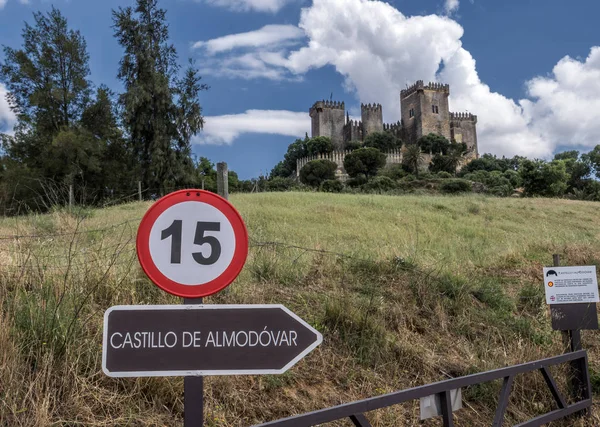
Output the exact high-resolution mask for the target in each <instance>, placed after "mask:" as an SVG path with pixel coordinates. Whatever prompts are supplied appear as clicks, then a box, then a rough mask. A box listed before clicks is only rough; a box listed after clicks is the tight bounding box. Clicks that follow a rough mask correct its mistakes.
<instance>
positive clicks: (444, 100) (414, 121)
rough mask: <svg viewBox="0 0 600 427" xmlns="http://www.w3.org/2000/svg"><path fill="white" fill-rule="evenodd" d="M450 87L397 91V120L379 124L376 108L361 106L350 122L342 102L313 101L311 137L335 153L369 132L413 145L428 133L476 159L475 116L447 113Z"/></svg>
mask: <svg viewBox="0 0 600 427" xmlns="http://www.w3.org/2000/svg"><path fill="white" fill-rule="evenodd" d="M449 95H450V85H447V84H441V83H429V84H428V85H425V84H424V83H423V81H422V80H418V81H417V82H416V83H415V84H414V85H412V86H411V87H409V88H407V89H404V90H402V91H400V109H401V120H399V121H398V122H396V123H390V124H387V123H383V112H382V108H381V105H380V104H373V105H371V104H368V105H366V104H361V106H360V109H361V120H360V121H356V120H350V116H349V115H348V114H347V113H346V109H345V105H344V103H343V102H336V101H317V102H315V104H314V105H313V106H312V107H311V108H310V110H309V113H310V118H311V132H312V136H313V137H316V136H327V137H329V138H331V141H332V143H333V146H334V150H336V151H344V149H345V144H347V143H348V142H350V141H364V139H365V137H367V136H368V135H369V134H371V133H373V132H390V133H393V134H394V135H396V136H397V137H399V138H400V139H401V140H402V141H404V143H408V144H412V143H416V142H417V140H418V139H419V138H421V137H422V136H424V135H429V134H430V133H435V134H439V135H442V136H444V137H445V138H446V139H448V140H449V141H455V142H458V143H461V142H464V143H465V144H466V145H467V150H468V153H467V156H466V157H468V158H477V157H479V155H478V151H477V129H476V125H477V116H475V115H473V114H470V113H451V112H450V108H449V105H448V97H449Z"/></svg>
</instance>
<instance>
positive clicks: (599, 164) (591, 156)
mask: <svg viewBox="0 0 600 427" xmlns="http://www.w3.org/2000/svg"><path fill="white" fill-rule="evenodd" d="M584 161H587V162H588V163H589V164H590V166H591V168H592V171H593V172H594V173H595V174H596V178H598V179H600V144H599V145H596V146H595V147H594V149H593V150H592V151H590V152H589V153H587V154H585V155H584Z"/></svg>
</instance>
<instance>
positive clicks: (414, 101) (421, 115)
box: [400, 80, 451, 143]
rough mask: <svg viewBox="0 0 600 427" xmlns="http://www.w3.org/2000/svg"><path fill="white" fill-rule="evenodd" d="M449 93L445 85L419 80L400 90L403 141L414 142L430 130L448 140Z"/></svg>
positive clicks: (447, 86) (449, 137)
mask: <svg viewBox="0 0 600 427" xmlns="http://www.w3.org/2000/svg"><path fill="white" fill-rule="evenodd" d="M449 95H450V86H449V85H445V84H441V83H429V84H428V85H425V84H424V83H423V80H418V81H417V82H416V83H415V84H414V85H412V86H411V87H409V88H408V89H404V90H402V91H400V107H401V115H402V123H403V124H404V135H405V138H406V139H407V141H406V142H408V143H415V142H417V140H418V139H419V138H421V137H422V136H424V135H429V134H430V133H435V134H439V135H442V136H444V137H445V138H447V139H448V140H450V139H451V134H450V109H449V106H448V96H449Z"/></svg>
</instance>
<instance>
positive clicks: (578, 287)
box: [544, 265, 600, 304]
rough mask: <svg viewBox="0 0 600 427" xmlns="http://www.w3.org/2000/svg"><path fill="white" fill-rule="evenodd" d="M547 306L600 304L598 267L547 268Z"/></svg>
mask: <svg viewBox="0 0 600 427" xmlns="http://www.w3.org/2000/svg"><path fill="white" fill-rule="evenodd" d="M544 289H545V290H546V303H547V304H576V303H579V304H581V303H592V302H600V299H599V298H598V279H597V276H596V266H594V265H592V266H584V267H545V268H544Z"/></svg>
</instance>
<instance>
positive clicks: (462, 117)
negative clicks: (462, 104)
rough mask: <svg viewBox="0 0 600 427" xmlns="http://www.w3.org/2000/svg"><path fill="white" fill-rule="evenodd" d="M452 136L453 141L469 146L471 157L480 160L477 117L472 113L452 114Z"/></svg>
mask: <svg viewBox="0 0 600 427" xmlns="http://www.w3.org/2000/svg"><path fill="white" fill-rule="evenodd" d="M450 136H451V139H452V140H453V141H456V142H458V143H461V142H464V143H465V144H467V149H468V150H469V153H468V156H469V157H474V158H479V150H478V147H477V116H475V115H473V114H471V113H450Z"/></svg>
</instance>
